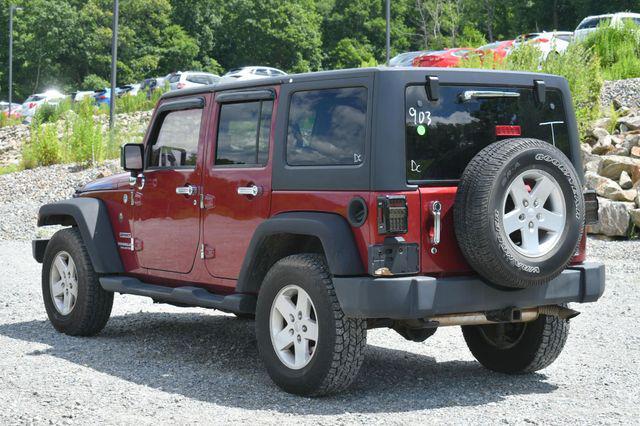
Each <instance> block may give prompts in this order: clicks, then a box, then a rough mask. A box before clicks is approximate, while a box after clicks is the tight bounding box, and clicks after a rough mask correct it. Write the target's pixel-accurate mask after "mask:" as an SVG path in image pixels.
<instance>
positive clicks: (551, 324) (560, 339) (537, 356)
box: [462, 315, 569, 374]
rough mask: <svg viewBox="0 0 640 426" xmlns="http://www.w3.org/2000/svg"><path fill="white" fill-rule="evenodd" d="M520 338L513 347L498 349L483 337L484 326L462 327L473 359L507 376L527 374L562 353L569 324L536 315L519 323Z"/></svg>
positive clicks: (563, 320) (566, 321) (551, 317)
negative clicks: (520, 328) (533, 319)
mask: <svg viewBox="0 0 640 426" xmlns="http://www.w3.org/2000/svg"><path fill="white" fill-rule="evenodd" d="M522 325H523V326H524V327H525V329H524V332H523V334H522V337H521V338H520V340H519V341H518V343H516V344H515V345H514V346H513V347H510V348H508V349H500V348H498V347H496V346H495V345H494V344H492V343H491V342H490V341H489V340H487V338H485V335H484V334H483V332H482V331H483V327H484V330H487V327H498V325H493V324H492V325H470V326H464V327H462V334H463V335H464V340H465V341H466V342H467V346H468V347H469V350H470V351H471V353H472V354H473V356H474V357H475V358H476V359H477V360H478V362H480V364H482V365H483V366H485V367H486V368H488V369H489V370H493V371H497V372H500V373H507V374H520V373H531V372H534V371H538V370H542V369H543V368H546V367H548V366H549V365H551V364H552V363H553V362H554V361H555V360H556V358H558V356H559V355H560V352H562V349H563V348H564V344H565V342H566V341H567V337H568V336H569V321H568V320H565V319H561V318H558V317H555V316H548V315H540V316H539V317H538V319H537V320H535V321H532V322H528V323H524V324H522Z"/></svg>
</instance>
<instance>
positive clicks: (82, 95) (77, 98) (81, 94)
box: [71, 90, 96, 102]
mask: <svg viewBox="0 0 640 426" xmlns="http://www.w3.org/2000/svg"><path fill="white" fill-rule="evenodd" d="M95 93H96V92H95V91H94V90H80V91H77V92H75V93H72V94H71V99H72V100H73V102H81V101H83V100H84V99H87V98H92V97H93V95H94V94H95Z"/></svg>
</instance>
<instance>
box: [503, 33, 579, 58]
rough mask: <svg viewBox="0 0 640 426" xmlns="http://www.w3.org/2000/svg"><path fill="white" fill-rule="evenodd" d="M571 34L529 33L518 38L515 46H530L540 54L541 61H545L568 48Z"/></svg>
mask: <svg viewBox="0 0 640 426" xmlns="http://www.w3.org/2000/svg"><path fill="white" fill-rule="evenodd" d="M572 36H573V33H572V32H570V31H544V32H541V33H529V34H522V35H520V36H518V37H517V38H516V40H515V46H516V47H518V46H520V45H525V44H528V45H531V46H535V47H537V48H538V49H540V51H541V52H542V60H546V59H547V57H548V56H549V55H550V54H552V53H557V54H561V53H564V52H565V51H566V50H567V48H568V47H569V42H570V41H571V37H572Z"/></svg>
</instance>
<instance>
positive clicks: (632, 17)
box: [573, 12, 640, 41]
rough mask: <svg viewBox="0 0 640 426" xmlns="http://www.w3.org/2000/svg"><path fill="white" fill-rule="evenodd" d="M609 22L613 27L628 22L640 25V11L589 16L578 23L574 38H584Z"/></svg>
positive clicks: (579, 39) (577, 39)
mask: <svg viewBox="0 0 640 426" xmlns="http://www.w3.org/2000/svg"><path fill="white" fill-rule="evenodd" d="M607 22H608V23H609V25H611V26H612V27H620V26H623V25H624V24H625V23H627V22H633V23H635V24H637V25H640V13H631V12H619V13H607V14H605V15H596V16H588V17H586V18H584V19H583V20H582V21H581V22H580V23H579V24H578V27H577V28H576V30H575V31H574V32H573V39H574V40H575V41H581V40H584V39H585V38H587V36H588V35H589V34H591V33H592V32H594V31H595V30H596V29H597V28H598V26H599V25H606V24H607Z"/></svg>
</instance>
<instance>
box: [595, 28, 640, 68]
mask: <svg viewBox="0 0 640 426" xmlns="http://www.w3.org/2000/svg"><path fill="white" fill-rule="evenodd" d="M584 45H585V47H586V48H588V49H591V50H592V51H593V52H594V53H595V54H596V55H597V56H598V57H599V58H600V63H601V67H602V75H603V77H604V78H605V79H606V80H622V79H627V78H636V77H640V27H639V26H638V25H637V24H634V23H633V22H627V23H626V24H625V25H624V26H619V27H612V26H609V24H606V25H605V26H602V27H600V28H598V30H597V31H594V32H593V33H592V34H590V35H589V36H588V37H587V39H586V40H585V41H584Z"/></svg>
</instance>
